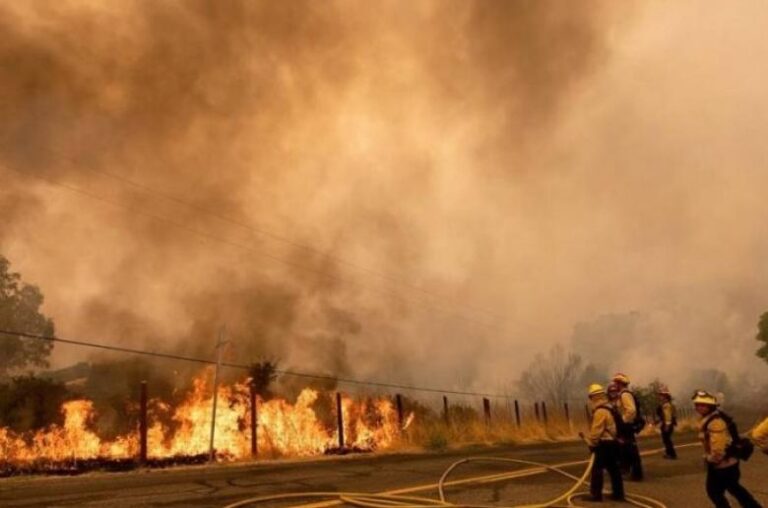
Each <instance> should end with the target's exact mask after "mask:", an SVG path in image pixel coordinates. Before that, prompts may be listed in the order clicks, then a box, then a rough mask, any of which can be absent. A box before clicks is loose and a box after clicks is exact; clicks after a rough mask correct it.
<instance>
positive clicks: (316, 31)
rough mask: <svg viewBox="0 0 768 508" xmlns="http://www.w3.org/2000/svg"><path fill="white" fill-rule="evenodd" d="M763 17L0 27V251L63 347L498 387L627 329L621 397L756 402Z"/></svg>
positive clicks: (30, 23)
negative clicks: (581, 336)
mask: <svg viewBox="0 0 768 508" xmlns="http://www.w3.org/2000/svg"><path fill="white" fill-rule="evenodd" d="M767 15H768V4H766V3H765V2H762V1H757V0H755V1H742V2H736V3H732V4H730V5H729V8H728V9H716V8H714V7H710V6H706V5H705V4H703V3H701V2H693V1H688V2H674V3H668V2H642V3H636V4H632V3H629V2H622V3H616V2H608V1H606V2H579V3H578V4H571V3H563V2H556V1H552V2H514V3H513V2H493V3H491V2H482V1H477V2H465V1H455V2H450V1H421V2H395V1H384V2H378V3H367V2H366V3H361V2H353V1H335V2H299V1H295V2H286V3H275V2H246V1H243V2H234V1H233V2H226V3H223V4H222V3H217V4H214V5H209V2H203V1H196V0H195V1H193V0H189V1H178V2H173V1H169V2H154V1H149V0H146V1H134V2H128V1H125V2H109V3H108V4H105V3H102V2H95V1H88V0H78V1H75V0H70V1H42V0H41V1H35V2H5V3H4V4H3V5H1V6H0V29H2V32H3V33H4V34H5V35H4V36H3V37H2V38H1V39H0V69H2V73H1V74H0V179H1V180H0V182H1V183H2V185H0V217H1V218H2V220H0V253H2V254H3V255H5V256H6V257H8V258H9V260H10V261H11V263H12V266H13V267H14V268H15V269H16V270H18V271H20V272H22V274H23V276H24V278H25V280H28V281H30V282H33V283H35V284H37V285H39V286H40V287H41V289H42V290H43V292H44V294H45V295H46V304H45V310H46V312H48V313H49V314H50V315H51V316H52V317H53V318H54V320H55V322H56V326H57V332H58V333H59V334H60V335H62V336H71V337H80V338H89V339H93V340H99V341H102V342H113V343H121V344H129V345H133V346H142V347H152V348H153V349H168V350H177V349H179V350H183V351H186V352H190V353H195V354H201V355H202V354H205V355H208V354H210V353H211V347H212V343H213V340H214V336H215V333H216V330H217V329H218V328H219V327H220V326H221V325H226V327H227V330H228V333H229V335H230V337H231V338H232V340H233V343H234V344H235V352H234V353H233V354H235V355H237V358H238V359H241V360H243V361H246V360H249V359H251V358H256V357H257V356H258V355H270V356H274V357H278V358H280V359H281V360H282V361H283V363H284V364H285V365H289V366H292V367H295V368H305V369H307V370H324V371H328V372H338V373H345V374H350V375H356V376H360V377H375V378H378V379H386V380H391V381H402V382H418V383H428V384H430V385H439V386H446V387H461V388H494V387H496V386H498V385H499V384H502V383H505V382H507V381H509V380H510V379H513V378H515V377H516V370H517V369H519V368H521V367H524V366H525V365H526V364H527V363H528V362H529V361H530V360H531V359H532V358H533V355H534V354H535V353H536V352H538V351H540V350H542V349H545V348H547V347H549V346H550V345H552V344H554V343H556V342H562V343H564V344H566V345H570V341H571V337H572V334H573V330H574V326H576V325H577V324H578V323H586V324H589V323H591V322H596V321H599V320H600V317H601V316H604V315H607V314H615V315H629V313H632V312H634V313H636V315H640V316H642V318H641V319H640V320H639V322H640V325H639V326H638V328H637V329H636V330H635V334H634V336H632V337H626V336H623V335H622V333H620V331H619V330H617V332H616V336H615V338H613V339H612V342H613V343H612V344H611V346H612V347H613V346H615V344H616V343H619V344H620V347H619V348H618V351H619V353H617V356H616V357H615V358H614V359H613V363H612V364H611V365H609V366H608V367H609V368H611V369H620V370H624V371H627V372H629V373H631V374H632V375H633V376H634V377H636V378H639V380H641V381H643V380H646V381H647V380H650V378H651V377H652V376H655V375H662V376H663V377H664V378H666V379H668V380H670V381H671V382H678V381H681V380H682V379H683V378H684V377H685V376H684V373H685V371H686V370H687V369H689V368H692V367H693V366H696V367H714V366H718V365H721V366H722V367H723V368H724V369H726V370H728V371H729V372H733V373H737V372H741V371H752V370H754V371H756V372H761V374H762V376H765V372H766V371H765V368H764V367H761V366H760V364H759V362H758V361H757V359H755V358H754V354H753V353H754V350H755V349H756V347H757V343H756V342H755V341H754V340H753V337H754V333H755V327H756V323H757V318H758V316H759V314H760V313H761V312H762V311H765V310H768V293H767V292H766V290H767V289H768V278H767V277H768V263H766V259H768V220H767V219H768V199H766V195H765V189H766V188H768V166H767V164H768V145H766V143H765V138H766V135H768V107H767V106H768V97H766V95H765V93H764V90H765V89H766V88H768V76H767V75H766V73H767V72H768V69H766V64H765V62H768V39H766V38H765V36H764V33H765V30H764V20H765V19H766V16H767ZM131 182H133V183H131ZM135 184H139V186H136V185H135ZM168 197H171V198H172V199H168ZM181 202H184V203H188V204H190V205H192V206H187V205H184V204H182V203H181ZM243 226H247V227H243ZM583 353H585V354H589V353H590V351H583ZM56 355H57V357H56V361H57V363H58V364H60V365H61V364H65V363H67V362H70V361H73V360H76V359H79V358H83V357H84V356H83V355H85V352H83V351H81V350H75V351H73V350H71V349H68V348H64V347H62V348H59V350H58V351H57V353H56ZM595 355H596V356H599V353H598V352H595ZM761 368H762V370H758V369H761Z"/></svg>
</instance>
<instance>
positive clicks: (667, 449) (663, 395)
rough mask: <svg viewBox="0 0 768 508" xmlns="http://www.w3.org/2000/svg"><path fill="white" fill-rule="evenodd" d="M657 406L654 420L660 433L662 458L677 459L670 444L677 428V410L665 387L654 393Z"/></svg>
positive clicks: (675, 452)
mask: <svg viewBox="0 0 768 508" xmlns="http://www.w3.org/2000/svg"><path fill="white" fill-rule="evenodd" d="M656 396H657V397H658V399H659V405H658V407H657V408H656V419H657V421H658V425H659V431H660V432H661V441H662V443H664V458H665V459H672V460H674V459H677V451H676V450H675V444H674V443H673V442H672V433H673V432H674V431H675V427H676V426H677V414H676V413H677V409H676V408H675V405H674V404H673V403H672V394H671V393H670V391H669V388H667V387H666V385H661V386H659V388H658V391H657V392H656Z"/></svg>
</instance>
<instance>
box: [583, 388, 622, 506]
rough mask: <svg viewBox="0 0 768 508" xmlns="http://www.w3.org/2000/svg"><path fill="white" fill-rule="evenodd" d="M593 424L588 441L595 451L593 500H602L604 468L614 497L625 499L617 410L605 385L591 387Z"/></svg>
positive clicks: (590, 398)
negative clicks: (615, 410)
mask: <svg viewBox="0 0 768 508" xmlns="http://www.w3.org/2000/svg"><path fill="white" fill-rule="evenodd" d="M589 403H590V406H591V410H592V423H591V426H590V430H589V434H588V435H587V436H585V440H586V441H587V444H588V445H589V449H590V450H591V451H592V452H593V453H594V454H595V462H594V465H593V466H592V478H591V480H590V485H589V491H590V494H591V499H592V500H593V501H602V500H603V470H605V471H607V472H608V475H609V476H610V478H611V499H615V500H623V499H624V482H623V480H622V478H621V470H620V469H619V442H618V434H617V426H616V420H615V418H616V416H615V412H614V409H613V408H612V406H611V404H610V402H609V401H608V396H607V395H606V392H605V390H604V389H603V387H602V386H600V385H598V384H593V385H591V386H590V387H589Z"/></svg>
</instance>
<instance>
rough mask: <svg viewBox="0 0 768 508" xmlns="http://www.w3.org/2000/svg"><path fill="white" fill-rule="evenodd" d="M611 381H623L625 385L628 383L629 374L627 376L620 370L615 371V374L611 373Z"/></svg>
mask: <svg viewBox="0 0 768 508" xmlns="http://www.w3.org/2000/svg"><path fill="white" fill-rule="evenodd" d="M612 381H615V382H617V383H624V384H625V385H628V384H629V376H627V375H626V374H623V373H621V372H617V373H616V374H614V375H613V379H612Z"/></svg>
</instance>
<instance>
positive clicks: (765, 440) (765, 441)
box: [752, 418, 768, 454]
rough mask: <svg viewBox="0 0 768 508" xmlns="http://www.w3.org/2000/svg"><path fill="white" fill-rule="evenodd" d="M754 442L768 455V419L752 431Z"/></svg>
mask: <svg viewBox="0 0 768 508" xmlns="http://www.w3.org/2000/svg"><path fill="white" fill-rule="evenodd" d="M752 441H754V443H755V446H757V447H758V448H760V449H762V450H763V453H765V454H768V418H766V419H765V420H763V421H762V423H760V424H759V425H758V426H757V427H755V428H754V429H753V430H752Z"/></svg>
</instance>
